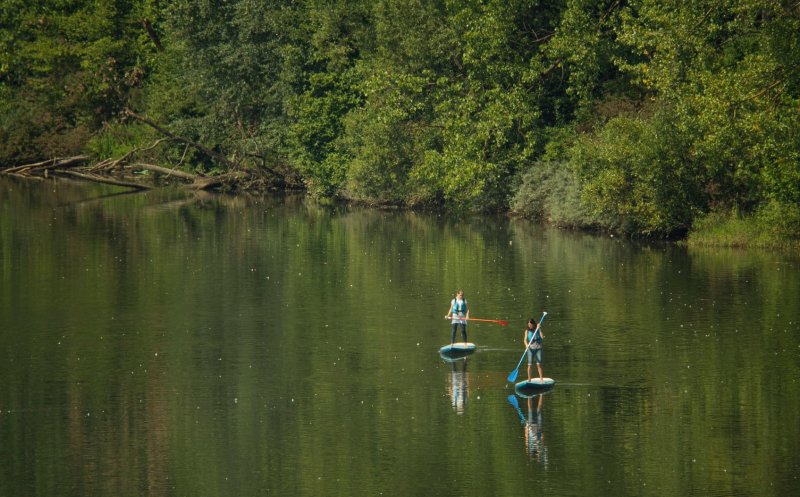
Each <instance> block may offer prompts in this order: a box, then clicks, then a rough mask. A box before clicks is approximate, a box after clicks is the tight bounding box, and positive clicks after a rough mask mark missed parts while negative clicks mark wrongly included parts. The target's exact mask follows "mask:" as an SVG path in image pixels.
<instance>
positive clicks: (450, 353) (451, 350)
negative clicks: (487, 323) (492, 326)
mask: <svg viewBox="0 0 800 497" xmlns="http://www.w3.org/2000/svg"><path fill="white" fill-rule="evenodd" d="M473 352H475V344H474V343H472V342H467V343H464V342H459V343H454V344H452V345H445V346H444V347H442V348H440V349H439V354H441V355H442V356H444V357H451V358H452V357H459V356H465V355H469V354H471V353H473Z"/></svg>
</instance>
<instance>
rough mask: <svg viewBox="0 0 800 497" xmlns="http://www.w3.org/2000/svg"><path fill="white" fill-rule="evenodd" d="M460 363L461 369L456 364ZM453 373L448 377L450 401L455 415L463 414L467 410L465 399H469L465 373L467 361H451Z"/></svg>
mask: <svg viewBox="0 0 800 497" xmlns="http://www.w3.org/2000/svg"><path fill="white" fill-rule="evenodd" d="M458 362H460V363H461V368H460V370H459V367H458V365H457V363H458ZM450 364H451V365H452V366H453V372H452V374H451V375H450V401H451V403H452V405H453V410H454V411H455V412H456V414H464V411H465V410H466V408H467V397H469V373H467V359H466V358H464V360H463V361H453V362H452V363H450Z"/></svg>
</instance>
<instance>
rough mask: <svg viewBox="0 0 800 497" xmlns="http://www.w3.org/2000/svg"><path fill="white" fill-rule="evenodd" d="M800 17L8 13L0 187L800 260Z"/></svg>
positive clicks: (301, 9) (352, 7) (645, 5)
mask: <svg viewBox="0 0 800 497" xmlns="http://www.w3.org/2000/svg"><path fill="white" fill-rule="evenodd" d="M797 60H800V2H797V1H796V0H783V1H772V0H749V1H746V2H745V1H743V0H740V1H736V0H727V1H722V2H720V1H718V0H704V1H699V2H691V4H690V5H689V4H686V2H680V1H678V0H670V1H665V2H644V1H635V0H628V1H620V0H602V1H599V2H582V1H577V2H560V1H556V2H537V1H530V0H511V1H504V2H492V1H489V2H437V1H425V2H416V3H411V4H409V3H408V2H404V1H400V0H379V1H377V2H376V1H372V0H370V1H366V0H363V1H362V0H354V1H351V2H322V1H319V0H304V1H299V2H298V1H289V0H285V1H276V2H269V3H264V2H253V1H251V0H231V1H228V2H198V1H196V0H176V1H174V2H167V3H163V2H157V1H153V0H100V1H92V2H89V1H88V0H73V1H70V2H66V3H65V2H56V1H55V0H40V1H37V2H23V1H16V0H11V2H10V3H9V5H8V6H7V8H4V9H3V10H2V12H0V174H5V175H10V176H23V177H25V178H28V179H32V180H36V179H42V178H62V177H68V178H71V179H80V180H89V181H96V182H103V183H108V184H114V185H117V186H120V187H126V188H132V189H148V188H152V187H157V186H159V185H164V184H170V185H174V184H180V185H184V186H185V187H187V188H191V189H195V190H222V191H231V192H235V191H269V190H295V189H298V190H304V191H306V192H307V194H308V195H310V196H313V197H316V198H320V199H332V200H344V201H348V202H356V203H360V204H366V205H371V206H376V207H385V208H386V207H391V208H408V209H429V210H447V211H469V212H495V213H497V212H502V213H507V214H508V215H513V216H520V217H524V218H530V219H535V220H538V221H544V222H547V223H550V224H553V225H556V226H560V227H565V228H571V229H582V230H595V231H600V232H610V233H615V234H620V235H624V236H628V237H633V238H642V239H647V238H651V239H670V240H679V241H680V242H681V243H686V244H687V245H689V246H698V247H701V246H730V247H760V248H767V249H777V250H797V249H799V248H800V111H798V109H800V66H798V65H797V63H796V61H797Z"/></svg>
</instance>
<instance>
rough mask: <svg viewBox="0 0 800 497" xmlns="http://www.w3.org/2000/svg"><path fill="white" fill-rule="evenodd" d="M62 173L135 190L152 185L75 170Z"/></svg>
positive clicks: (144, 188) (145, 188) (148, 188)
mask: <svg viewBox="0 0 800 497" xmlns="http://www.w3.org/2000/svg"><path fill="white" fill-rule="evenodd" d="M61 172H62V173H63V174H67V175H70V176H74V177H76V178H80V179H84V180H87V181H94V182H96V183H104V184H107V185H114V186H124V187H127V188H133V189H136V190H150V189H151V188H152V187H151V186H150V185H146V184H144V183H133V182H131V181H121V180H116V179H113V178H109V177H106V176H98V175H96V174H88V173H79V172H77V171H69V170H67V171H61Z"/></svg>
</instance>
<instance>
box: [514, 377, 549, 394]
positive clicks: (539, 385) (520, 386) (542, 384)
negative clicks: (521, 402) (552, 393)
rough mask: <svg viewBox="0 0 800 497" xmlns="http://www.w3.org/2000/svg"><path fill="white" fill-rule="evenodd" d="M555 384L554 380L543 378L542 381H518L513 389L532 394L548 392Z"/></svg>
mask: <svg viewBox="0 0 800 497" xmlns="http://www.w3.org/2000/svg"><path fill="white" fill-rule="evenodd" d="M555 384H556V380H554V379H552V378H544V379H543V380H540V379H539V378H532V379H531V381H528V380H525V381H520V382H519V383H517V384H516V385H514V389H515V390H517V391H518V392H523V393H534V392H541V391H545V390H550V389H551V388H553V385H555Z"/></svg>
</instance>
